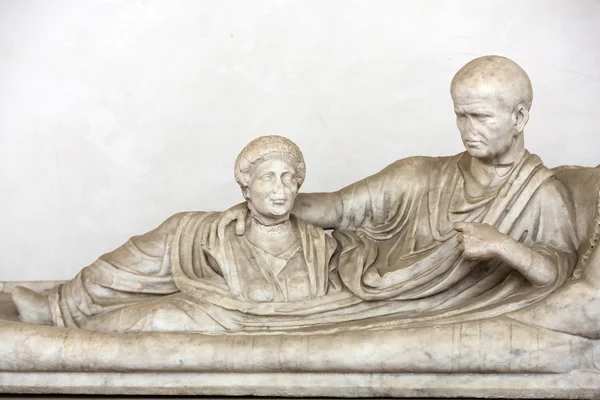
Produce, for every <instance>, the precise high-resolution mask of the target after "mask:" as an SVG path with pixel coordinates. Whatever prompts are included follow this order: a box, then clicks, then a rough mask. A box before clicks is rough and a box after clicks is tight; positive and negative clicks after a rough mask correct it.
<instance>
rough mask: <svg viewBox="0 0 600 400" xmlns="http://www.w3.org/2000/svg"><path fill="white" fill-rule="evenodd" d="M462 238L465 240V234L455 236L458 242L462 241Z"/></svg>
mask: <svg viewBox="0 0 600 400" xmlns="http://www.w3.org/2000/svg"><path fill="white" fill-rule="evenodd" d="M464 240H465V235H463V234H462V233H461V234H460V235H458V236H457V237H456V241H457V242H458V243H462V242H463V241H464Z"/></svg>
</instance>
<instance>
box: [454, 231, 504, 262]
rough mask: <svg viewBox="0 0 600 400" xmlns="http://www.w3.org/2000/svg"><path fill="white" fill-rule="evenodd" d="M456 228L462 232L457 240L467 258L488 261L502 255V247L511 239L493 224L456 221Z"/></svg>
mask: <svg viewBox="0 0 600 400" xmlns="http://www.w3.org/2000/svg"><path fill="white" fill-rule="evenodd" d="M454 230H455V231H458V232H460V234H459V235H458V236H457V237H456V240H457V241H458V243H459V246H458V248H459V249H460V250H462V252H463V257H464V258H465V259H467V260H474V261H486V260H490V259H492V258H496V257H500V255H501V254H502V247H503V246H504V245H505V244H506V241H507V239H510V237H508V236H506V235H505V234H503V233H500V232H498V231H497V230H496V229H495V228H493V227H492V226H491V225H488V224H480V223H477V222H456V223H455V224H454Z"/></svg>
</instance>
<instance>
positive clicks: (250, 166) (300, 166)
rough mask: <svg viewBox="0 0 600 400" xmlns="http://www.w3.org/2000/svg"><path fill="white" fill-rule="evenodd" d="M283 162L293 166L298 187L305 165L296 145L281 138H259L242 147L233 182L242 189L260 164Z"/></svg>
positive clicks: (236, 161)
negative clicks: (276, 160) (267, 161)
mask: <svg viewBox="0 0 600 400" xmlns="http://www.w3.org/2000/svg"><path fill="white" fill-rule="evenodd" d="M272 159H278V160H285V161H287V162H289V163H290V164H291V165H293V166H294V168H295V170H296V179H297V180H298V187H300V186H301V185H302V183H303V182H304V177H305V176H306V164H304V156H303V155H302V152H301V151H300V148H299V147H298V146H296V143H294V142H292V141H291V140H290V139H287V138H284V137H283V136H275V135H273V136H260V137H258V138H256V139H254V140H253V141H251V142H250V143H248V145H246V147H244V149H243V150H242V151H241V153H240V154H239V155H238V156H237V159H236V160H235V167H234V173H235V180H236V181H237V183H238V184H239V185H240V186H241V187H242V188H247V187H248V186H249V185H250V182H251V181H252V174H253V173H254V170H255V169H256V167H258V165H259V164H260V163H262V162H263V161H266V160H272Z"/></svg>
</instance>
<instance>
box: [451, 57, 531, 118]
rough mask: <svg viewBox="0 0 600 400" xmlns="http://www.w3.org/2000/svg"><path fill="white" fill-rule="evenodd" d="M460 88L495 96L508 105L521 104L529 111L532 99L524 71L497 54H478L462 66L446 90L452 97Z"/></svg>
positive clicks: (513, 106) (529, 83)
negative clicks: (477, 56) (482, 55)
mask: <svg viewBox="0 0 600 400" xmlns="http://www.w3.org/2000/svg"><path fill="white" fill-rule="evenodd" d="M464 90H477V91H481V92H483V93H487V94H489V95H494V96H497V97H498V98H499V100H502V102H503V103H505V105H506V106H508V107H510V108H515V107H517V106H518V105H522V106H523V107H525V108H526V109H527V110H529V109H530V108H531V103H532V101H533V89H532V87H531V81H530V80H529V76H527V73H526V72H525V71H524V70H523V68H521V67H520V66H519V65H518V64H517V63H516V62H514V61H512V60H510V59H508V58H506V57H501V56H484V57H479V58H476V59H474V60H472V61H470V62H469V63H467V64H466V65H465V66H464V67H462V68H461V69H460V70H459V71H458V72H457V73H456V75H454V78H453V79H452V84H451V86H450V92H451V94H452V97H453V98H454V97H455V94H456V93H457V92H458V91H464Z"/></svg>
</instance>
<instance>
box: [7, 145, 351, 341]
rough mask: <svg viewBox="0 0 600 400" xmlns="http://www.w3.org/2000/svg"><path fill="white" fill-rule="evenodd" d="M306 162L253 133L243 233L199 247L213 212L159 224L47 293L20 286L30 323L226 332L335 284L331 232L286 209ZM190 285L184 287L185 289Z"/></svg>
mask: <svg viewBox="0 0 600 400" xmlns="http://www.w3.org/2000/svg"><path fill="white" fill-rule="evenodd" d="M305 174H306V167H305V163H304V158H303V155H302V152H301V151H300V149H299V148H298V147H297V146H296V144H294V143H293V142H292V141H290V140H289V139H286V138H284V137H281V136H263V137H259V138H257V139H255V140H253V141H252V142H250V143H249V144H248V145H247V146H246V147H245V148H244V149H243V150H242V152H241V153H240V154H239V156H238V158H237V160H236V162H235V179H236V181H237V182H238V184H239V185H240V187H241V189H242V193H243V195H244V197H245V198H246V200H247V202H248V206H249V209H250V212H249V215H248V218H247V219H246V225H245V228H246V234H245V235H244V236H238V235H236V234H235V233H233V232H227V233H226V235H225V237H224V238H223V239H222V240H220V241H219V244H218V245H217V246H215V247H214V248H212V249H210V250H208V249H206V248H204V247H203V246H202V243H205V242H206V241H207V240H206V236H207V235H208V234H209V228H210V226H211V224H212V223H213V222H214V221H215V220H216V219H217V218H218V217H219V215H220V213H216V212H188V213H179V214H176V215H174V216H172V217H171V218H169V219H168V220H166V221H165V222H164V223H163V224H162V225H160V226H159V227H158V228H156V229H155V230H153V231H151V232H148V233H146V234H144V235H141V236H134V237H132V238H131V239H130V240H128V241H127V243H125V244H124V245H123V246H121V247H119V248H117V249H116V250H114V251H112V252H110V253H107V254H104V255H103V256H101V257H100V258H99V259H98V260H97V261H95V262H94V263H93V264H91V265H90V266H88V267H86V268H84V269H83V270H82V271H81V272H80V273H79V274H78V275H77V276H76V277H75V278H74V279H73V280H71V281H69V282H67V283H64V284H61V285H58V286H57V287H55V288H53V289H51V290H50V292H49V293H47V294H40V293H36V292H34V291H32V290H30V289H26V288H23V287H17V288H15V290H14V292H13V300H14V303H15V304H16V307H17V309H18V312H19V315H20V317H21V319H22V320H23V321H25V322H31V323H38V324H48V325H57V326H67V327H80V328H85V329H91V330H102V331H118V332H127V331H147V330H152V331H171V330H175V331H181V330H184V331H189V330H196V331H205V332H214V331H223V330H236V329H240V328H241V327H240V326H239V324H238V323H237V322H236V316H240V315H243V314H244V313H246V312H249V311H252V312H254V313H258V314H269V313H272V312H277V309H278V307H280V306H282V305H285V304H286V303H288V302H297V303H298V304H297V308H298V309H299V310H302V309H303V308H305V306H302V300H307V299H312V298H315V297H317V296H322V295H324V294H326V293H328V292H339V291H340V290H341V285H340V283H339V277H338V276H337V274H336V272H335V271H329V265H330V260H331V257H332V255H333V253H334V251H335V249H336V242H335V240H334V239H333V238H332V237H330V236H328V235H326V234H325V232H324V231H323V230H322V229H320V228H316V227H314V226H312V225H310V224H306V223H304V222H303V221H301V220H298V219H296V218H294V217H293V216H290V211H291V210H292V207H293V205H294V200H295V199H296V195H297V193H298V189H299V188H300V186H301V185H302V183H303V182H304V177H305ZM181 292H184V293H181Z"/></svg>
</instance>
